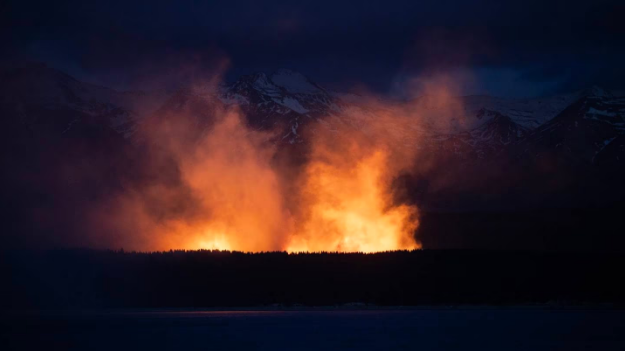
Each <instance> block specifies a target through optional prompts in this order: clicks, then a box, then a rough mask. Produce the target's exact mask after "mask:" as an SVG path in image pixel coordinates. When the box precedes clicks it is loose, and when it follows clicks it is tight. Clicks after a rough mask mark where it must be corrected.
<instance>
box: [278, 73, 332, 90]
mask: <svg viewBox="0 0 625 351" xmlns="http://www.w3.org/2000/svg"><path fill="white" fill-rule="evenodd" d="M270 79H271V81H272V82H273V84H275V85H276V86H279V87H281V88H283V89H284V90H286V91H287V92H289V93H292V94H323V93H325V92H324V91H323V90H322V89H321V88H319V87H318V86H317V85H316V84H315V83H312V82H311V81H310V80H308V78H306V77H305V76H304V75H303V74H301V73H297V72H293V71H290V70H287V69H279V70H278V71H276V72H275V73H274V74H272V75H271V77H270Z"/></svg>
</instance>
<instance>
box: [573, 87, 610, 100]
mask: <svg viewBox="0 0 625 351" xmlns="http://www.w3.org/2000/svg"><path fill="white" fill-rule="evenodd" d="M580 95H581V96H586V97H598V98H601V97H614V95H613V94H612V93H611V92H610V91H609V90H607V89H604V88H601V87H599V86H597V85H593V86H591V87H589V88H587V89H584V90H583V91H582V92H581V94H580Z"/></svg>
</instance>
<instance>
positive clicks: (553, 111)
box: [0, 64, 625, 231]
mask: <svg viewBox="0 0 625 351" xmlns="http://www.w3.org/2000/svg"><path fill="white" fill-rule="evenodd" d="M0 106H1V107H0V111H1V114H2V123H3V128H2V134H3V137H2V139H3V142H2V143H3V152H2V153H3V163H4V164H3V169H5V170H7V171H6V172H4V173H5V174H4V175H3V178H4V179H3V186H2V187H3V189H2V192H3V193H4V194H5V196H6V198H7V199H10V201H9V203H10V205H9V206H8V208H7V209H6V210H5V211H4V212H5V216H7V217H6V218H7V220H8V221H9V222H10V223H11V224H12V226H10V227H11V228H13V230H18V231H35V230H41V228H38V227H37V226H38V225H39V224H34V223H33V222H37V221H33V220H32V218H46V219H47V220H46V221H42V222H45V223H57V222H58V221H62V222H63V223H71V222H72V219H74V220H78V219H79V218H80V217H81V216H82V215H83V214H81V209H80V208H81V207H85V206H86V205H85V203H92V202H97V201H98V200H99V199H101V198H102V197H104V196H106V194H108V193H110V192H113V191H114V190H113V189H117V188H119V187H124V186H126V185H127V184H128V182H132V181H133V180H132V179H134V178H136V177H146V175H145V174H141V171H137V170H136V169H135V168H134V165H136V164H137V163H140V162H142V159H141V156H140V155H141V154H140V152H138V151H136V149H140V148H141V142H140V140H138V138H137V133H136V131H137V129H138V128H139V127H140V126H141V125H142V124H143V123H149V121H150V120H151V119H153V118H155V117H154V116H156V115H158V116H160V117H159V118H174V119H175V116H176V114H180V113H184V114H186V115H192V116H194V118H195V119H196V120H195V121H196V122H195V123H196V125H197V129H198V132H201V131H202V130H205V129H210V127H211V123H212V117H213V115H214V111H216V110H220V109H227V108H229V107H233V106H237V107H238V108H239V109H240V110H241V112H242V115H243V116H245V118H246V123H247V124H248V125H249V126H250V127H251V128H253V129H257V130H264V131H270V132H271V141H272V142H273V143H274V144H276V145H277V147H278V148H279V150H280V151H279V153H280V154H282V153H286V154H290V153H296V154H304V155H305V152H306V151H305V150H306V145H307V136H308V135H310V133H315V131H316V130H324V131H326V132H331V133H334V134H335V135H336V137H337V138H340V137H341V133H343V132H345V131H353V130H357V131H359V132H361V133H363V134H364V135H375V134H376V133H386V134H387V135H391V136H392V137H393V140H394V141H393V142H394V143H396V144H397V145H399V146H400V147H405V148H414V149H416V150H418V153H417V154H418V160H417V162H419V163H420V164H422V165H427V166H426V167H425V166H424V167H420V169H419V171H418V172H415V173H414V174H407V175H406V176H405V177H399V178H398V179H397V180H396V181H397V182H396V184H397V186H398V187H399V188H401V191H398V194H399V195H398V196H399V197H402V199H403V200H402V201H408V202H412V203H416V204H418V205H419V208H420V209H422V210H432V211H443V212H444V211H466V210H467V209H471V210H475V209H486V210H492V209H497V210H501V209H506V210H508V211H509V210H518V209H534V208H543V207H552V206H555V207H562V206H564V207H566V206H571V207H575V208H586V207H592V208H594V207H597V206H598V207H602V206H613V205H614V204H615V203H620V202H621V201H622V200H621V198H622V195H623V194H625V191H624V189H623V181H622V176H623V175H624V174H625V97H623V96H620V95H619V94H615V93H612V92H609V91H606V90H604V89H601V88H600V87H596V86H594V87H590V88H589V89H586V90H583V91H577V92H572V93H570V94H563V95H557V96H550V97H542V98H534V99H509V98H498V97H493V96H464V97H453V98H451V99H446V100H444V101H442V100H440V99H438V98H437V97H436V96H434V97H433V96H429V95H424V96H421V97H419V98H416V99H414V100H411V101H402V102H397V101H384V99H381V98H379V97H375V98H373V97H371V96H367V95H359V94H353V93H349V92H335V91H330V90H326V89H324V88H323V87H321V86H319V85H317V84H316V83H314V81H313V80H312V79H309V78H307V77H305V76H303V75H301V74H299V73H297V72H293V71H289V70H278V71H276V72H274V73H272V74H270V75H267V74H264V73H258V74H254V75H248V76H242V77H240V78H239V79H237V80H236V81H234V82H233V83H231V84H227V85H224V84H221V85H212V86H211V85H210V84H207V85H204V86H194V87H189V88H185V89H181V90H178V91H176V92H173V93H165V92H118V91H115V90H113V89H109V88H105V87H100V86H96V85H92V84H88V83H84V82H80V81H78V80H76V79H74V78H72V77H71V76H69V75H67V74H65V73H63V72H60V71H58V70H55V69H53V68H50V67H47V66H45V65H42V64H25V65H22V66H19V67H13V68H11V69H6V70H3V71H2V73H1V80H0ZM388 114H401V115H404V116H405V118H403V119H402V121H403V122H402V123H386V124H385V123H380V122H381V121H382V122H384V121H385V119H384V116H385V115H388ZM129 150H130V151H129ZM44 173H46V174H48V173H49V174H51V176H49V177H42V174H44ZM79 189H80V190H79ZM59 196H61V197H63V199H61V200H59V199H58V198H59ZM57 211H60V212H62V213H64V215H65V216H68V214H69V217H70V218H69V219H62V218H60V217H61V216H59V215H58V213H57ZM55 213H56V214H55ZM25 223H26V224H27V225H26V226H25ZM57 224H58V223H57ZM57 224H48V225H47V227H46V230H68V231H71V230H70V229H68V228H67V225H57ZM70 227H71V225H70ZM24 228H26V229H24ZM61 228H62V229H61ZM74 229H75V230H78V229H77V228H74Z"/></svg>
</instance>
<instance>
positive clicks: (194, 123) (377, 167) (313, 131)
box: [92, 83, 462, 252]
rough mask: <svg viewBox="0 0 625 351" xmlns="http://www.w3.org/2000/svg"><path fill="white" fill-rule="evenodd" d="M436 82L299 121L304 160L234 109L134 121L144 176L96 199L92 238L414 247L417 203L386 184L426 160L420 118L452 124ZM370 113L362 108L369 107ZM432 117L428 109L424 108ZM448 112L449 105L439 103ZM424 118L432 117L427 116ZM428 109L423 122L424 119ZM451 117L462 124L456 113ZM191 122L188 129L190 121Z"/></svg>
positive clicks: (298, 247) (239, 247)
mask: <svg viewBox="0 0 625 351" xmlns="http://www.w3.org/2000/svg"><path fill="white" fill-rule="evenodd" d="M445 85H446V83H445V84H435V85H433V86H430V87H428V89H429V93H430V94H429V95H428V99H427V103H426V104H417V103H409V104H384V103H382V102H380V100H379V99H376V98H371V99H370V103H369V104H362V105H361V107H356V108H349V109H348V110H345V111H344V117H342V118H343V119H341V118H336V117H332V118H328V119H327V120H328V121H329V122H328V121H325V122H323V123H318V122H315V121H310V122H309V123H308V125H307V126H306V128H307V129H306V130H305V132H304V133H305V135H303V138H304V139H305V140H306V141H307V143H308V144H309V147H310V148H309V150H308V152H307V153H306V155H305V159H306V160H305V162H304V163H303V164H302V163H299V164H297V165H290V166H286V165H284V164H283V163H280V162H277V161H276V159H277V151H278V148H279V147H288V146H278V145H276V144H275V143H274V142H272V140H275V138H274V137H275V135H274V134H272V133H269V132H264V131H258V130H253V129H251V128H249V127H248V126H247V125H246V123H245V122H244V121H245V120H246V119H245V117H244V116H242V115H241V112H240V110H239V109H237V108H221V107H212V110H208V112H203V113H205V115H207V116H210V117H209V119H208V120H202V119H200V118H199V117H198V112H197V111H207V110H206V108H204V107H202V105H200V108H198V107H197V106H194V108H193V109H190V110H182V111H178V110H175V111H173V112H162V113H160V115H157V116H155V118H154V119H153V120H152V121H151V122H150V123H145V124H144V125H143V128H142V130H141V131H140V136H141V137H142V138H143V140H146V141H147V142H146V145H147V147H146V148H147V152H146V154H145V157H146V158H147V160H146V162H145V163H146V165H145V170H146V173H147V174H148V177H146V178H147V179H148V180H146V181H145V182H142V183H140V184H133V185H132V186H129V187H128V191H126V192H125V193H124V194H121V195H119V196H117V197H115V198H113V199H112V200H110V201H108V202H106V203H102V204H101V206H100V207H99V208H98V211H97V212H96V213H95V214H94V218H92V220H94V221H96V223H95V225H97V227H98V228H100V230H99V233H101V237H100V238H97V239H99V241H98V242H97V245H102V244H103V243H104V244H105V245H106V243H113V245H114V246H115V247H124V248H125V249H133V250H169V249H189V250H197V249H219V250H236V251H247V252H259V251H288V252H301V251H339V252H356V251H359V252H377V251H389V250H410V249H418V248H420V247H421V244H420V243H419V242H418V241H417V240H416V239H415V231H416V229H417V228H418V225H419V221H418V209H417V208H416V207H415V206H414V205H410V204H405V203H399V202H398V200H397V198H396V197H395V193H394V191H395V190H394V189H393V182H394V180H395V179H396V178H397V177H398V176H400V175H401V174H404V173H411V172H415V171H416V170H419V169H421V170H423V169H425V168H427V167H428V158H427V155H419V154H418V151H419V143H420V142H421V140H420V137H419V135H420V134H419V130H421V129H422V128H423V127H424V125H423V124H431V123H434V122H435V123H436V124H440V125H446V124H450V123H458V121H450V120H446V119H444V118H438V119H436V118H437V117H440V116H441V115H442V114H439V113H438V112H436V111H438V110H439V107H440V106H451V107H450V108H451V109H456V108H457V106H459V105H458V104H457V103H455V102H454V101H453V100H452V98H451V96H452V94H451V93H450V92H449V90H448V89H446V88H445ZM372 111H373V112H372ZM433 111H434V112H436V113H434V112H433ZM445 112H446V113H445V114H448V115H457V114H456V111H445ZM429 115H432V116H429ZM429 117H432V118H429ZM460 123H462V120H460ZM198 126H199V127H198Z"/></svg>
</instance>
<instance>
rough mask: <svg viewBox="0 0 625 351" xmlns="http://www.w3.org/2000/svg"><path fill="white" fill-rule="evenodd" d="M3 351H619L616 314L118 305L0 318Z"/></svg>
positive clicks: (623, 319) (621, 330)
mask: <svg viewBox="0 0 625 351" xmlns="http://www.w3.org/2000/svg"><path fill="white" fill-rule="evenodd" d="M1 327H2V330H1V332H0V333H1V334H0V335H1V337H2V344H3V345H4V346H2V347H0V348H1V349H3V350H7V349H8V350H21V349H39V350H164V349H168V350H280V349H284V350H416V349H420V350H458V349H474V350H625V311H622V310H607V309H606V310H586V309H543V308H541V309H536V308H506V309H501V308H498V309H491V308H469V309H413V310H367V311H356V310H328V311H201V312H197V311H193V312H183V311H176V312H160V311H139V312H137V311H117V312H83V313H51V312H49V313H19V314H10V315H5V316H4V317H2V325H1Z"/></svg>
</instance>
